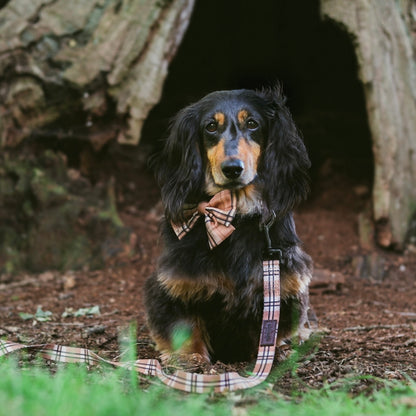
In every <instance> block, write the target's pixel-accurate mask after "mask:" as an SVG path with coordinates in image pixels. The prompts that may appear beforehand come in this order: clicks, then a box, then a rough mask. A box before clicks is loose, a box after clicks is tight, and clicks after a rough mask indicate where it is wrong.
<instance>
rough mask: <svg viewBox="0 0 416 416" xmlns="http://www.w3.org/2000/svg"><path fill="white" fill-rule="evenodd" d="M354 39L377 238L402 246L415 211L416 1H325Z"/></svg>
mask: <svg viewBox="0 0 416 416" xmlns="http://www.w3.org/2000/svg"><path fill="white" fill-rule="evenodd" d="M321 8H322V14H323V16H324V17H327V18H329V19H332V20H334V21H335V22H337V23H338V24H341V25H342V26H344V28H345V29H346V30H347V31H348V32H349V33H350V34H351V35H352V37H353V38H354V44H355V50H356V54H357V60H358V64H359V74H358V75H359V78H360V80H361V81H362V84H363V88H364V93H365V98H366V103H367V113H368V120H369V125H370V129H371V133H372V140H373V152H374V164H375V172H374V186H373V210H374V220H375V222H376V230H377V235H376V237H377V242H378V243H379V244H380V245H381V246H384V247H390V246H396V247H399V248H400V247H402V246H403V243H404V242H405V239H406V233H407V230H408V228H409V224H410V220H411V217H412V215H413V214H414V213H415V211H416V186H415V184H416V60H415V57H416V3H415V2H414V1H413V0H400V1H399V0H395V1H394V0H350V1H344V0H321Z"/></svg>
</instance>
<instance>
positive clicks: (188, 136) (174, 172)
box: [156, 105, 203, 222]
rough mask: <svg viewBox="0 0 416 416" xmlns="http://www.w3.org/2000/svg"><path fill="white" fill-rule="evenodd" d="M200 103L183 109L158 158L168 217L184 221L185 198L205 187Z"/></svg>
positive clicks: (157, 168) (158, 177)
mask: <svg viewBox="0 0 416 416" xmlns="http://www.w3.org/2000/svg"><path fill="white" fill-rule="evenodd" d="M198 137H199V119H198V111H197V109H196V105H191V106H189V107H187V108H185V109H183V110H181V111H180V112H179V113H178V115H177V116H176V118H175V119H174V121H173V123H172V125H171V127H170V134H169V136H168V138H167V140H166V143H165V146H164V149H163V151H162V153H161V154H160V155H159V157H158V158H157V159H158V160H157V163H156V165H157V166H156V170H157V172H156V178H157V180H158V183H159V185H160V187H161V194H162V201H163V204H164V206H165V215H166V217H167V219H168V220H172V221H174V222H178V221H180V220H183V218H182V210H183V205H184V203H185V201H186V200H187V199H188V197H189V196H190V195H192V194H194V193H198V190H200V189H202V186H203V185H202V183H203V170H202V159H201V154H200V150H199V144H198Z"/></svg>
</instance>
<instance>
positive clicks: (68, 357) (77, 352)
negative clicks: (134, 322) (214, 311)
mask: <svg viewBox="0 0 416 416" xmlns="http://www.w3.org/2000/svg"><path fill="white" fill-rule="evenodd" d="M266 234H267V231H266ZM269 248H270V247H269ZM269 252H270V251H269ZM272 257H275V256H270V259H267V260H264V261H263V282H264V307H263V322H262V327H261V333H260V342H259V349H258V354H257V361H256V364H255V366H254V369H253V372H252V375H250V376H248V377H243V376H240V375H239V374H238V373H236V372H231V373H224V374H213V375H211V374H209V375H207V374H195V373H188V372H185V371H176V372H175V373H173V374H168V373H166V372H165V371H164V370H163V368H162V366H161V364H160V362H159V361H158V360H156V359H139V360H137V361H135V362H132V363H120V362H116V361H110V360H106V359H104V358H102V357H100V356H99V355H97V354H96V353H94V352H92V351H91V350H88V349H86V348H76V347H66V346H61V345H56V344H42V345H24V344H18V343H14V342H8V341H4V340H0V357H1V356H3V355H7V354H11V353H13V352H17V351H21V350H29V351H34V352H39V354H40V356H41V357H43V358H44V359H46V360H51V361H54V362H63V363H86V364H88V365H94V364H99V363H107V364H110V365H112V366H116V367H125V368H129V369H134V370H135V371H137V372H138V373H140V374H143V375H147V376H157V377H158V378H159V379H160V380H161V381H162V382H163V383H164V384H166V385H167V386H169V387H173V388H176V389H178V390H182V391H186V392H194V393H207V392H211V391H214V392H225V391H233V390H240V389H247V388H250V387H254V386H256V385H258V384H260V383H261V382H263V381H264V380H266V378H267V376H268V375H269V373H270V371H271V368H272V365H273V360H274V354H275V349H276V337H277V330H278V323H279V312H280V267H279V260H277V259H276V258H272Z"/></svg>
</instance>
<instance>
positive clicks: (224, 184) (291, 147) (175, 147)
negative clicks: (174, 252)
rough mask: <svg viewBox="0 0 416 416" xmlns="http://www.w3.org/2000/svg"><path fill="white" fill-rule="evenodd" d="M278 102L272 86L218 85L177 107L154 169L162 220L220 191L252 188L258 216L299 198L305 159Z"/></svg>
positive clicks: (303, 192)
mask: <svg viewBox="0 0 416 416" xmlns="http://www.w3.org/2000/svg"><path fill="white" fill-rule="evenodd" d="M284 101H285V99H284V97H283V95H282V94H281V92H280V90H279V89H274V90H273V89H271V90H267V91H260V92H258V91H251V90H234V91H218V92H214V93H211V94H209V95H207V96H206V97H204V98H203V99H201V100H200V101H198V102H196V103H195V104H192V105H190V106H189V107H186V108H184V109H183V110H182V111H180V112H179V113H178V115H177V116H176V118H175V120H174V122H173V123H172V126H171V129H170V134H169V137H168V139H167V141H166V143H165V147H164V150H163V152H162V153H161V155H160V159H159V166H158V172H157V176H158V180H159V183H160V185H161V191H162V200H163V203H164V205H165V212H166V217H167V218H168V219H169V220H173V221H174V222H178V221H181V220H182V219H183V205H184V204H185V203H186V202H194V203H195V202H196V203H198V202H201V201H202V200H206V198H207V195H208V196H211V195H214V194H215V193H217V192H219V191H221V190H223V189H237V190H238V189H241V192H245V190H247V189H255V192H256V194H258V195H259V198H261V201H262V203H261V207H262V208H261V209H262V218H263V219H264V220H266V219H267V218H268V217H269V216H270V211H271V210H273V211H275V212H276V214H277V215H284V214H285V213H287V212H288V211H290V210H291V209H293V207H294V206H295V205H296V204H297V203H298V202H300V201H301V200H302V199H303V198H305V196H306V194H307V191H308V175H307V169H308V168H309V165H310V162H309V159H308V156H307V153H306V149H305V146H304V144H303V141H302V139H301V138H300V136H299V134H298V131H297V129H296V127H295V125H294V123H293V120H292V117H291V116H290V113H289V111H288V109H287V108H286V106H285V104H284Z"/></svg>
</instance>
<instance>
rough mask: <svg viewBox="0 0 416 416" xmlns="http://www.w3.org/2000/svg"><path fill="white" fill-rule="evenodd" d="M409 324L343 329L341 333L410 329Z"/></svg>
mask: <svg viewBox="0 0 416 416" xmlns="http://www.w3.org/2000/svg"><path fill="white" fill-rule="evenodd" d="M411 327H412V325H410V324H397V325H370V326H351V327H349V328H344V329H343V330H342V332H347V331H371V330H373V329H396V328H411Z"/></svg>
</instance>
